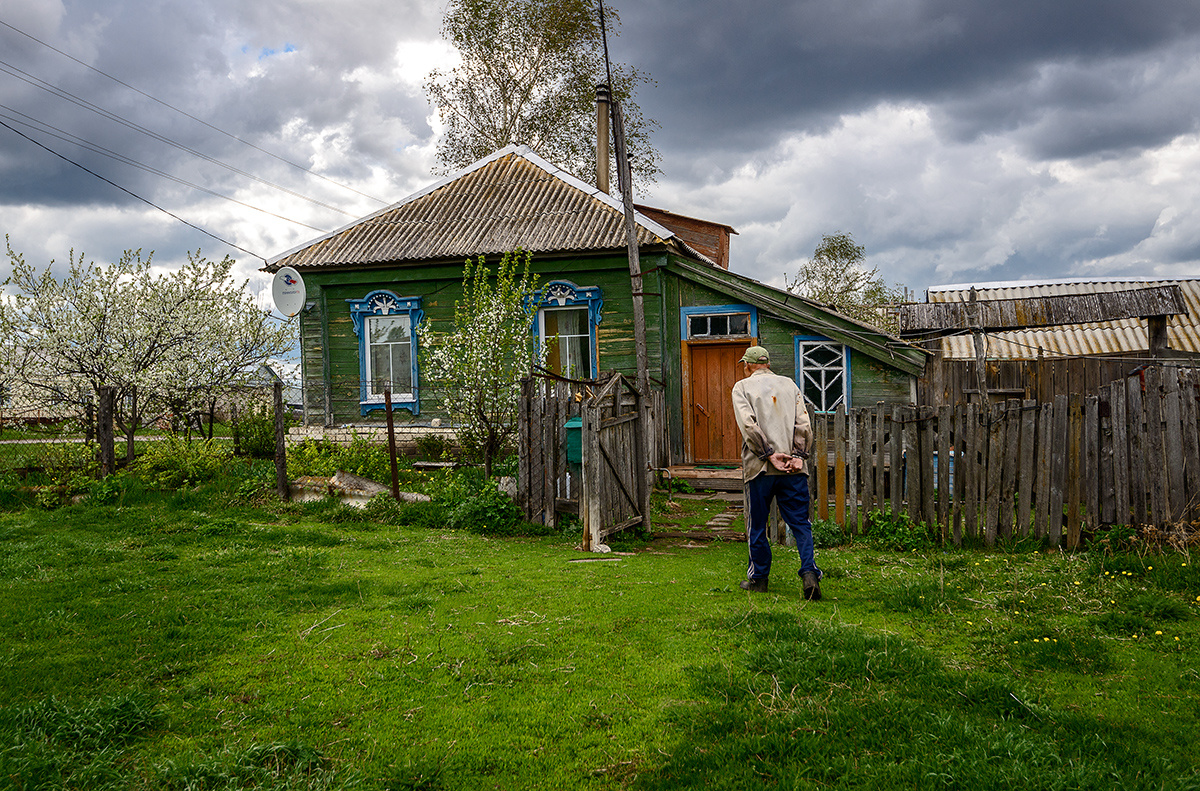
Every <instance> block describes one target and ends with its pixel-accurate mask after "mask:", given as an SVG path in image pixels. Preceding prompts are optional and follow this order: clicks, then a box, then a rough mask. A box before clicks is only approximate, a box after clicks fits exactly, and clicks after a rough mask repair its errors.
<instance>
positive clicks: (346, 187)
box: [0, 20, 388, 206]
mask: <svg viewBox="0 0 1200 791" xmlns="http://www.w3.org/2000/svg"><path fill="white" fill-rule="evenodd" d="M0 25H3V26H4V27H6V28H8V29H9V30H11V31H13V32H14V33H19V34H20V35H22V36H24V37H25V38H27V39H29V40H30V41H34V42H36V43H38V44H41V45H42V46H43V47H45V48H47V49H49V50H53V51H54V52H57V53H58V54H59V55H62V56H63V57H64V58H67V59H68V60H71V61H74V62H75V63H78V64H79V65H80V66H83V67H84V68H85V69H88V70H90V71H94V72H96V73H97V74H99V75H100V76H102V77H106V78H108V79H110V80H112V81H113V82H115V83H117V84H118V85H121V86H123V87H125V88H128V89H129V90H131V91H133V92H134V93H136V94H139V95H140V96H144V97H146V98H147V99H149V100H150V101H152V102H155V103H156V104H160V105H162V106H163V107H166V108H167V109H169V110H174V111H175V112H177V113H179V114H180V115H182V116H184V117H186V118H190V119H191V120H193V121H195V122H196V123H198V124H201V125H203V126H206V127H208V128H209V129H211V130H213V131H214V132H217V133H219V134H222V135H225V136H226V137H228V138H230V139H232V140H236V141H237V142H239V143H241V144H242V145H246V146H249V147H250V148H253V149H254V150H255V151H259V152H261V153H263V154H266V155H267V156H269V157H271V158H272V159H275V160H278V161H279V162H282V163H283V164H285V165H289V166H290V167H293V168H296V169H297V170H301V171H303V172H305V173H307V174H309V175H310V176H315V177H316V178H319V179H321V180H322V181H326V182H329V183H330V184H333V185H334V186H335V187H341V188H342V189H344V190H348V191H350V192H353V193H355V194H356V195H361V196H362V197H364V198H367V199H369V200H373V201H375V202H376V203H381V204H383V205H385V206H386V205H387V204H388V201H385V200H383V199H382V198H376V197H375V196H374V195H368V194H367V193H365V192H362V191H360V190H357V189H355V188H354V187H351V186H349V185H347V184H342V183H341V182H338V181H335V180H333V179H331V178H329V177H328V176H322V175H321V174H320V173H317V172H315V171H313V170H311V169H310V168H306V167H305V166H303V165H301V164H298V163H296V162H292V161H291V160H289V159H286V158H284V157H281V156H279V155H278V154H275V153H273V152H271V151H268V150H267V149H265V148H262V147H261V146H258V145H255V144H254V143H251V142H250V141H249V140H245V139H244V138H241V137H238V136H237V135H235V134H233V133H232V132H227V131H225V130H224V129H221V128H220V127H217V126H214V125H213V124H211V123H209V122H208V121H205V120H204V119H203V118H197V117H196V116H194V115H192V114H191V113H189V112H187V111H186V110H182V109H180V108H178V107H176V106H175V105H173V104H170V103H169V102H164V101H163V100H162V99H159V98H157V97H155V96H152V95H150V94H148V93H146V92H145V91H143V90H141V89H139V88H135V87H134V86H132V85H130V84H129V83H127V82H125V81H124V80H121V79H119V78H117V77H114V76H113V75H111V74H109V73H108V72H106V71H102V70H100V69H97V68H96V67H95V66H92V65H91V64H89V63H85V62H84V61H82V60H80V59H79V58H76V57H75V56H74V55H70V54H68V53H66V52H63V51H62V50H61V49H58V48H57V47H55V46H53V45H51V44H48V43H46V42H45V41H42V40H41V39H40V38H37V37H36V36H32V35H30V34H29V33H26V32H25V31H24V30H21V29H20V28H17V27H14V26H13V25H10V24H9V23H8V22H5V21H4V20H0Z"/></svg>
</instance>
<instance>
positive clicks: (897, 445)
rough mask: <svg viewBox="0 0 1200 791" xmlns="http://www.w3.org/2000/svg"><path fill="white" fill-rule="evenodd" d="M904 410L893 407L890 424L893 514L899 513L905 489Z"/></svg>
mask: <svg viewBox="0 0 1200 791" xmlns="http://www.w3.org/2000/svg"><path fill="white" fill-rule="evenodd" d="M903 416H904V411H903V408H902V407H898V406H897V407H892V416H891V421H890V423H889V426H888V449H889V451H890V452H891V463H890V465H889V467H888V486H889V487H890V489H891V492H890V493H891V504H892V514H893V515H899V513H900V507H901V505H902V501H901V493H902V490H903V489H904V475H903V469H904V456H903V454H904V440H903V438H902V437H901V434H902V433H903V432H902V429H903V427H904V423H903Z"/></svg>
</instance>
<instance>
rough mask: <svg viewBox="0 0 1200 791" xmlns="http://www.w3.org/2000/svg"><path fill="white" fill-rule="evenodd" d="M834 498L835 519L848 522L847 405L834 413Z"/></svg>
mask: <svg viewBox="0 0 1200 791" xmlns="http://www.w3.org/2000/svg"><path fill="white" fill-rule="evenodd" d="M833 498H834V511H833V513H834V517H833V518H834V520H835V521H836V522H837V523H838V524H839V525H844V524H846V405H845V404H838V407H837V411H835V412H834V413H833Z"/></svg>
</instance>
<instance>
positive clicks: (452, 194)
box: [266, 145, 712, 271]
mask: <svg viewBox="0 0 1200 791" xmlns="http://www.w3.org/2000/svg"><path fill="white" fill-rule="evenodd" d="M634 220H635V227H636V229H637V238H638V244H639V246H645V245H668V246H673V247H676V248H677V249H678V250H679V251H680V252H682V253H683V254H685V255H687V256H689V257H692V258H695V259H697V260H699V261H703V262H706V263H710V264H711V263H712V261H711V260H710V259H709V258H708V257H706V256H705V255H703V254H702V253H700V252H698V251H697V250H695V249H694V248H692V247H690V246H689V245H687V243H685V242H684V241H683V240H682V239H679V238H678V237H677V236H676V235H675V234H674V233H673V232H672V231H671V230H669V229H668V228H666V227H664V226H662V225H660V224H658V223H657V222H654V221H653V220H651V219H650V218H648V217H646V216H644V215H642V214H640V213H637V212H635V215H634ZM625 245H626V241H625V219H624V208H623V206H622V205H621V202H620V201H619V200H618V199H616V198H614V197H612V196H611V195H608V194H607V193H604V192H601V191H600V190H598V189H597V188H595V187H593V186H591V185H589V184H586V183H585V182H583V181H580V180H579V179H577V178H575V177H574V176H572V175H571V174H569V173H567V172H566V171H564V170H562V169H561V168H558V167H555V166H554V165H552V164H550V163H549V162H547V161H546V160H544V159H542V158H541V157H539V156H538V155H537V154H535V153H533V151H532V150H530V149H529V147H528V146H517V145H513V146H508V147H507V148H503V149H501V150H499V151H496V152H495V153H493V154H491V155H490V156H488V157H486V158H484V159H481V160H479V161H478V162H476V163H474V164H473V165H470V166H468V167H466V168H464V169H462V170H460V171H458V172H456V173H453V174H451V175H449V176H447V177H446V178H444V179H442V180H440V181H438V182H435V183H434V184H431V185H429V186H428V187H426V188H425V189H423V190H420V191H419V192H416V193H413V194H412V195H410V196H408V197H407V198H404V199H403V200H401V201H399V202H398V203H394V204H392V205H391V206H388V207H386V208H384V209H381V210H379V211H377V212H375V213H374V214H371V215H368V216H367V217H363V218H362V219H359V220H355V221H354V222H352V223H350V224H349V225H347V226H345V227H343V228H340V229H338V230H336V231H332V232H330V233H327V234H325V235H323V236H319V237H317V238H316V239H312V240H310V241H308V242H305V243H304V244H302V245H300V246H299V247H296V248H293V249H291V250H288V251H287V252H285V253H282V254H280V255H277V256H275V257H274V258H271V259H269V260H268V261H267V266H266V269H267V270H268V271H275V270H277V269H278V268H280V267H282V266H291V267H296V268H298V269H302V268H306V267H308V268H312V267H322V268H324V267H344V266H356V265H372V264H383V263H389V262H394V261H420V260H438V259H449V258H465V257H470V256H476V255H492V254H502V253H506V252H508V251H510V250H514V249H516V248H523V249H525V250H529V251H531V252H534V253H546V252H567V251H586V250H621V249H624V248H625Z"/></svg>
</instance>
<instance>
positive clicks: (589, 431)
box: [579, 374, 650, 551]
mask: <svg viewBox="0 0 1200 791" xmlns="http://www.w3.org/2000/svg"><path fill="white" fill-rule="evenodd" d="M648 412H649V409H648V408H647V401H646V399H644V398H643V397H642V395H641V394H640V393H638V391H637V389H636V388H635V387H634V386H633V383H631V382H630V381H629V380H628V379H626V378H625V377H624V376H623V375H621V374H614V375H613V376H612V378H610V379H609V380H608V381H607V382H605V383H604V384H603V385H602V386H601V387H600V390H599V391H598V392H597V393H596V394H595V395H594V396H592V397H591V398H589V399H588V400H587V401H586V402H584V404H583V409H582V410H581V416H582V418H583V434H582V437H581V439H582V444H583V492H582V499H581V501H580V506H579V515H580V517H581V518H582V519H583V549H584V550H585V551H594V550H595V549H596V548H597V547H598V546H599V545H600V544H603V543H604V540H605V539H606V538H607V537H608V536H610V535H612V534H614V533H617V532H619V531H621V530H625V529H627V528H630V527H636V526H638V525H642V526H645V527H649V526H650V485H649V476H650V471H649V469H648V467H647V464H646V458H645V447H646V446H645V441H644V433H645V432H646V431H647V426H648V423H649V416H648Z"/></svg>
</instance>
